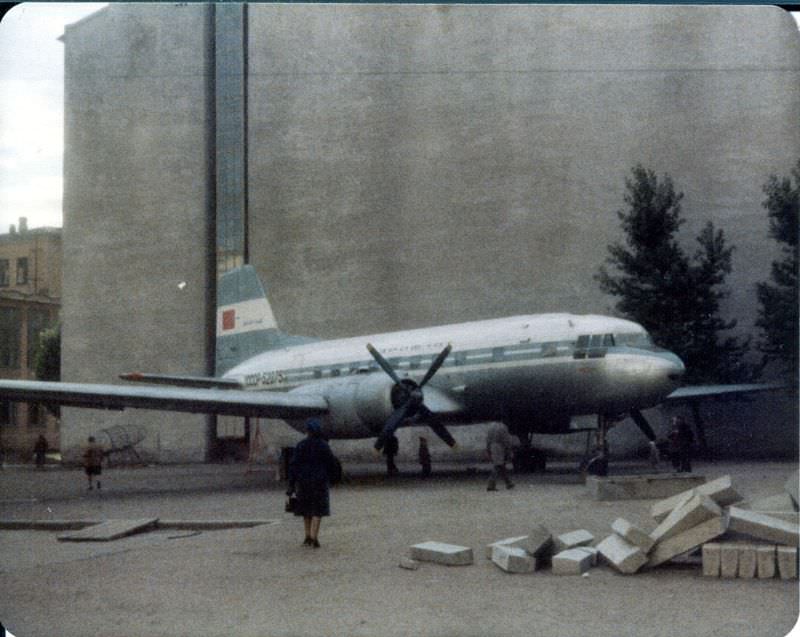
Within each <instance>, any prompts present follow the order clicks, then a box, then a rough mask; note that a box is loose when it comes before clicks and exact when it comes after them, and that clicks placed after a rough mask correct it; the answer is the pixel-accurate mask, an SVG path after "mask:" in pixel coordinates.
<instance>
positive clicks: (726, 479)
mask: <svg viewBox="0 0 800 637" xmlns="http://www.w3.org/2000/svg"><path fill="white" fill-rule="evenodd" d="M691 491H694V492H695V493H694V494H690V492H691ZM696 494H700V495H707V496H708V497H709V498H711V499H712V500H714V502H716V503H717V504H718V505H719V506H721V507H724V506H728V505H729V504H733V503H734V502H739V501H741V499H742V496H740V495H739V493H738V492H737V491H736V489H734V488H733V484H732V483H731V477H730V476H722V477H721V478H717V479H716V480H712V481H711V482H706V483H704V484H701V485H699V486H697V487H695V488H694V489H689V490H687V491H684V492H681V493H679V494H677V495H675V496H672V497H670V498H666V499H664V500H661V501H659V502H656V503H655V504H653V506H652V507H651V508H650V514H651V515H652V516H653V518H654V519H655V520H656V522H661V521H662V520H663V519H664V518H665V517H667V516H668V515H669V514H670V512H671V511H672V510H673V509H675V508H676V507H677V506H678V503H679V502H680V501H681V499H682V498H686V497H687V495H689V496H691V495H696Z"/></svg>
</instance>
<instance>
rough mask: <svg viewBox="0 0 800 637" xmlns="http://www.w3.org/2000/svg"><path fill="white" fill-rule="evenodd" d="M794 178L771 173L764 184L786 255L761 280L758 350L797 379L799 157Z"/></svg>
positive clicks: (774, 234)
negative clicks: (764, 279) (768, 281)
mask: <svg viewBox="0 0 800 637" xmlns="http://www.w3.org/2000/svg"><path fill="white" fill-rule="evenodd" d="M792 176H793V177H794V183H792V180H791V178H788V177H784V178H780V179H779V178H778V177H777V176H775V175H772V176H770V177H769V179H768V180H767V183H766V184H765V185H764V187H763V190H764V193H765V194H766V195H767V198H766V199H765V200H764V202H763V204H762V205H763V206H764V208H766V210H767V214H768V216H769V236H770V237H771V238H773V239H775V240H776V241H777V242H778V243H779V244H781V251H782V253H783V258H782V259H781V260H779V261H773V262H772V270H771V273H770V278H771V281H772V282H771V283H767V282H764V283H759V284H758V286H757V290H756V293H757V295H758V300H759V304H760V308H759V312H758V319H757V320H756V326H757V327H758V328H760V330H761V339H760V341H759V344H758V348H759V350H760V351H761V352H762V353H763V354H764V359H765V363H767V362H770V361H776V362H777V363H778V364H779V365H780V367H781V368H782V371H785V372H788V373H790V374H791V375H792V378H793V380H794V382H795V384H796V383H797V379H798V362H797V356H798V336H797V332H798V286H797V250H798V247H797V234H798V230H800V226H798V207H799V206H798V203H799V202H800V161H798V162H797V164H796V166H795V167H794V169H793V170H792Z"/></svg>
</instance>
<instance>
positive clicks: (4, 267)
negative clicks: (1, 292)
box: [0, 259, 9, 287]
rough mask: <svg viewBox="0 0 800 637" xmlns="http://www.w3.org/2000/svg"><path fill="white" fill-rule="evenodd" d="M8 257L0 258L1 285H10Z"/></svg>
mask: <svg viewBox="0 0 800 637" xmlns="http://www.w3.org/2000/svg"><path fill="white" fill-rule="evenodd" d="M8 283H9V277H8V259H0V287H8Z"/></svg>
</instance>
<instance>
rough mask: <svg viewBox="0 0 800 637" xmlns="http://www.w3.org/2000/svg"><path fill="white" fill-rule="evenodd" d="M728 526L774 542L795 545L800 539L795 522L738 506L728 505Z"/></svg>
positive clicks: (738, 531)
mask: <svg viewBox="0 0 800 637" xmlns="http://www.w3.org/2000/svg"><path fill="white" fill-rule="evenodd" d="M728 528H730V529H731V531H736V532H737V533H746V534H747V535H750V536H752V537H756V538H758V539H760V540H766V541H768V542H775V543H776V544H786V545H788V546H797V545H798V543H799V542H798V540H800V532H798V526H797V525H796V524H791V523H789V522H785V521H784V520H780V519H778V518H776V517H774V516H771V515H769V514H767V513H760V512H758V511H747V510H746V509H740V508H738V507H730V509H729V510H728Z"/></svg>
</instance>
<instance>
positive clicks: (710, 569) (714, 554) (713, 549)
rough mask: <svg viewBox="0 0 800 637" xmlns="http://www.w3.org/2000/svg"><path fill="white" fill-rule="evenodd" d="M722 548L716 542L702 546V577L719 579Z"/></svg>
mask: <svg viewBox="0 0 800 637" xmlns="http://www.w3.org/2000/svg"><path fill="white" fill-rule="evenodd" d="M721 553H722V547H721V546H720V544H718V543H717V542H706V543H705V544H703V575H704V576H706V577H719V569H720V559H721Z"/></svg>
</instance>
